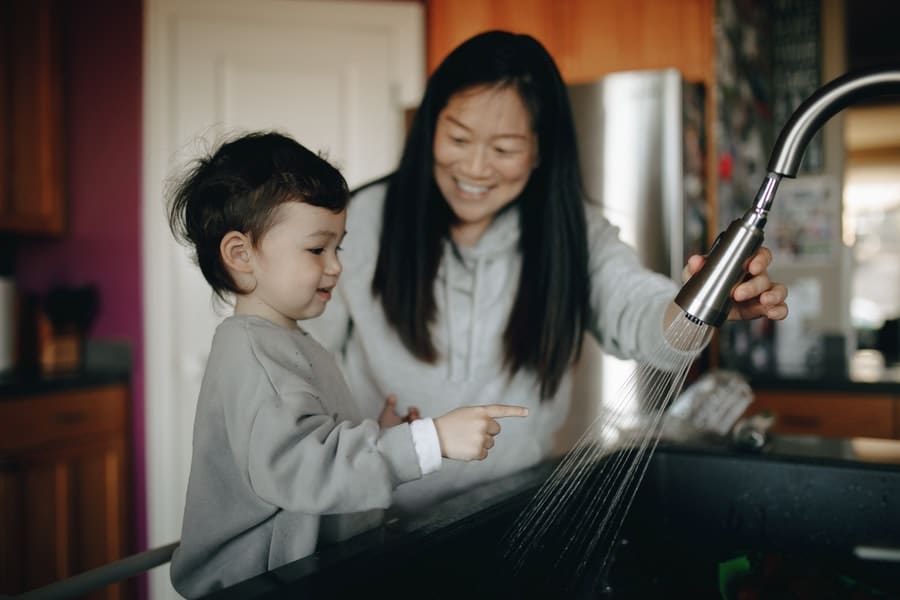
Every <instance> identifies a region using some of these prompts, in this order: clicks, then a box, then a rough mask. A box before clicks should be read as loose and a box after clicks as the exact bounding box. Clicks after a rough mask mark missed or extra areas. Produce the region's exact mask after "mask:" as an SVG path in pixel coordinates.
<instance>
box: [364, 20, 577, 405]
mask: <svg viewBox="0 0 900 600" xmlns="http://www.w3.org/2000/svg"><path fill="white" fill-rule="evenodd" d="M484 85H487V86H492V87H500V88H504V87H508V88H511V89H515V90H516V91H517V92H518V93H519V95H520V96H521V98H522V100H523V102H524V104H525V106H526V107H527V109H528V112H529V114H530V116H531V124H532V127H533V129H534V132H535V134H536V136H537V140H538V155H539V157H540V159H539V163H538V165H537V167H536V168H535V169H534V170H533V171H532V174H531V177H530V178H529V180H528V183H527V184H526V186H525V188H524V189H523V191H522V193H521V195H520V196H519V198H517V199H516V201H515V203H516V205H517V206H518V207H519V215H520V226H521V237H520V240H519V249H520V252H521V253H522V270H521V274H520V280H519V289H518V291H517V293H516V299H515V303H514V305H513V308H512V312H511V314H510V317H509V322H508V323H507V325H506V330H505V333H504V335H503V345H504V363H505V365H506V367H507V368H508V370H509V373H510V375H512V374H514V373H515V372H517V371H518V370H519V369H522V368H526V369H533V370H534V371H535V372H536V373H537V374H538V377H539V379H540V384H541V397H542V398H548V397H551V396H552V395H553V394H555V392H556V390H557V388H558V387H559V384H560V381H561V380H562V378H563V375H564V374H565V373H566V371H567V370H568V368H569V366H570V365H571V364H572V362H573V361H574V360H576V359H577V357H578V354H579V351H580V349H581V342H582V339H583V335H584V329H585V327H586V325H587V321H588V314H589V310H590V306H589V282H590V280H589V277H588V249H587V247H588V246H587V226H586V223H585V214H584V202H585V194H584V188H583V185H582V179H581V170H580V167H579V163H578V149H577V144H576V139H575V127H574V124H573V120H572V110H571V107H570V104H569V96H568V93H567V91H566V87H565V84H564V83H563V80H562V77H561V76H560V73H559V70H558V69H557V67H556V64H555V63H554V62H553V59H552V58H551V56H550V55H549V54H548V53H547V51H546V50H545V49H544V47H543V46H542V45H541V44H540V42H538V41H537V40H536V39H534V38H533V37H531V36H528V35H522V34H514V33H509V32H505V31H489V32H485V33H481V34H479V35H476V36H475V37H472V38H470V39H469V40H467V41H466V42H464V43H463V44H461V45H460V46H458V47H457V48H456V49H455V50H453V52H451V53H450V54H449V55H448V56H447V58H445V59H444V61H443V62H442V63H441V64H440V66H438V68H437V69H436V70H435V71H434V73H433V74H432V75H431V77H430V78H429V80H428V84H427V86H426V89H425V95H424V97H423V99H422V103H421V104H420V106H419V108H418V110H417V112H416V115H415V118H414V119H413V123H412V125H411V127H410V131H409V135H408V137H407V141H406V146H405V148H404V151H403V155H402V158H401V160H400V166H399V168H398V170H397V171H396V172H395V173H394V174H393V175H392V176H391V177H390V179H389V183H388V188H387V196H386V198H385V203H384V219H383V223H384V224H383V228H382V231H381V244H380V249H379V254H378V262H377V264H376V268H375V275H374V278H373V280H372V291H373V293H374V295H375V296H376V297H378V298H380V300H381V304H382V306H383V308H384V312H385V315H386V317H387V320H388V322H390V323H391V325H393V327H394V328H395V329H396V331H397V333H398V335H399V336H400V338H401V339H402V340H403V343H404V344H405V345H406V347H407V349H409V351H410V352H411V353H412V354H413V355H415V356H416V357H418V358H419V359H420V360H423V361H426V362H432V363H433V362H434V361H435V360H437V358H438V352H437V349H436V348H435V345H434V342H433V340H432V336H431V330H430V326H431V324H432V323H433V322H434V320H435V313H436V310H437V309H436V304H435V298H434V279H435V276H436V274H437V270H438V265H439V263H440V260H441V255H442V245H443V243H444V240H445V239H446V238H448V237H449V234H450V226H451V224H452V223H453V222H454V219H455V215H454V214H453V211H452V210H451V208H450V207H449V205H448V204H447V202H446V201H445V200H444V198H443V196H442V195H441V193H440V192H439V190H438V188H437V184H436V183H435V181H434V175H433V163H434V153H433V144H434V131H435V126H436V124H437V118H438V115H439V113H440V112H441V110H442V109H443V108H444V107H445V106H446V105H447V102H448V100H449V99H450V97H451V96H452V95H454V94H456V93H458V92H460V91H463V90H467V89H471V88H473V87H477V86H484Z"/></svg>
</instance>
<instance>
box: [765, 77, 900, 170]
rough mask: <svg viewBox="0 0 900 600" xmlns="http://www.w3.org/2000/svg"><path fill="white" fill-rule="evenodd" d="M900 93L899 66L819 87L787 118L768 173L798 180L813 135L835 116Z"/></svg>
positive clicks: (839, 79) (837, 80) (835, 80)
mask: <svg viewBox="0 0 900 600" xmlns="http://www.w3.org/2000/svg"><path fill="white" fill-rule="evenodd" d="M893 94H900V66H898V67H895V68H873V69H866V70H861V71H855V72H852V73H847V74H845V75H842V76H841V77H838V78H837V79H834V80H833V81H831V82H829V83H827V84H826V85H824V86H823V87H821V88H819V89H818V90H816V91H815V92H813V94H812V95H811V96H810V97H809V98H807V99H806V100H805V101H804V102H803V104H801V105H800V106H799V107H798V108H797V110H795V111H794V113H793V114H792V115H791V118H790V119H788V122H787V123H786V124H785V126H784V128H783V129H782V130H781V133H780V134H779V136H778V140H777V141H776V142H775V146H774V148H773V150H772V155H771V157H770V159H769V171H770V172H772V173H777V174H779V175H783V176H784V177H796V176H797V171H798V170H799V169H800V161H801V159H802V158H803V151H804V150H806V146H807V145H808V144H809V141H810V140H811V139H812V137H813V135H815V133H816V132H817V131H818V130H819V128H821V127H822V125H823V124H824V123H825V121H827V120H828V119H830V118H831V117H833V116H834V115H835V114H836V113H838V112H840V111H841V110H843V109H845V108H847V107H848V106H850V105H851V104H853V103H855V102H857V101H858V100H861V99H865V98H873V97H875V96H885V95H893Z"/></svg>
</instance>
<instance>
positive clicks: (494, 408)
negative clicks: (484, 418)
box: [484, 404, 528, 419]
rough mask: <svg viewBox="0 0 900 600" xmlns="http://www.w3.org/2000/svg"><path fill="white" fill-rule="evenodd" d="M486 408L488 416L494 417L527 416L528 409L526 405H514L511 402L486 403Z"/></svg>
mask: <svg viewBox="0 0 900 600" xmlns="http://www.w3.org/2000/svg"><path fill="white" fill-rule="evenodd" d="M484 409H485V411H486V412H487V414H488V416H489V417H491V418H492V419H499V418H501V417H527V416H528V409H527V408H525V407H524V406H513V405H510V404H485V405H484Z"/></svg>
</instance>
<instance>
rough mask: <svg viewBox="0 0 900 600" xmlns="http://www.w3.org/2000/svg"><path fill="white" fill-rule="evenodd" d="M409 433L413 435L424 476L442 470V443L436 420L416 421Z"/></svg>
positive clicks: (414, 445)
mask: <svg viewBox="0 0 900 600" xmlns="http://www.w3.org/2000/svg"><path fill="white" fill-rule="evenodd" d="M409 431H410V433H412V439H413V447H414V448H415V449H416V456H418V458H419V468H420V469H421V470H422V476H425V475H428V474H429V473H434V472H435V471H437V470H438V469H440V468H441V442H440V440H439V439H438V434H437V429H435V427H434V420H433V419H416V420H415V421H412V422H410V424H409Z"/></svg>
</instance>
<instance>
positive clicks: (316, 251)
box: [309, 248, 325, 256]
mask: <svg viewBox="0 0 900 600" xmlns="http://www.w3.org/2000/svg"><path fill="white" fill-rule="evenodd" d="M309 251H310V252H312V253H313V254H315V255H316V256H318V255H320V254H322V253H323V252H325V248H311V249H310V250H309Z"/></svg>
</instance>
